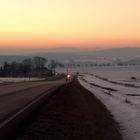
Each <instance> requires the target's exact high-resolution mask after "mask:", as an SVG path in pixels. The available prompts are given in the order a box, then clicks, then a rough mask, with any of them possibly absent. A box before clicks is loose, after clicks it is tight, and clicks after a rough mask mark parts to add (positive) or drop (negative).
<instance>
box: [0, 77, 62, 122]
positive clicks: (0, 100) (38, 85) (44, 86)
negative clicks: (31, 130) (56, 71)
mask: <svg viewBox="0 0 140 140" xmlns="http://www.w3.org/2000/svg"><path fill="white" fill-rule="evenodd" d="M63 83H64V80H59V81H54V82H46V81H40V82H23V83H12V84H1V85H0V123H2V122H3V121H5V120H6V119H8V118H9V117H10V116H12V115H13V114H14V113H16V112H18V111H19V110H20V109H22V108H23V107H24V106H26V105H27V104H29V103H30V102H31V101H33V100H34V99H36V98H37V97H39V96H40V95H42V94H43V93H44V92H47V91H49V90H50V89H52V88H55V87H57V86H59V85H61V84H63Z"/></svg>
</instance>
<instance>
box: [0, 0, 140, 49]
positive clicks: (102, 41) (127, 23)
mask: <svg viewBox="0 0 140 140" xmlns="http://www.w3.org/2000/svg"><path fill="white" fill-rule="evenodd" d="M139 6H140V1H139V0H0V46H1V47H3V46H11V47H13V46H16V47H18V46H24V47H25V46H36V47H37V46H43V47H49V46H51V47H57V46H61V45H62V46H64V45H65V46H67V45H68V46H70V45H71V46H75V45H76V46H79V47H80V46H92V47H94V46H96V45H99V46H106V47H107V46H121V45H123V46H132V47H133V46H139V45H140V8H139Z"/></svg>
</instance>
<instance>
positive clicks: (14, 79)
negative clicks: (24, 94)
mask: <svg viewBox="0 0 140 140" xmlns="http://www.w3.org/2000/svg"><path fill="white" fill-rule="evenodd" d="M38 80H42V79H41V78H30V80H29V78H11V77H8V78H3V77H0V83H5V82H8V83H9V82H25V81H38Z"/></svg>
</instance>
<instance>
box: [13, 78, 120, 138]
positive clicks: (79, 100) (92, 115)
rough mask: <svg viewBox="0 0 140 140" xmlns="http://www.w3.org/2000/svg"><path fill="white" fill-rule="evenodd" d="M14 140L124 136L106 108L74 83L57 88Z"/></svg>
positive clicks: (22, 127) (17, 133) (16, 132)
mask: <svg viewBox="0 0 140 140" xmlns="http://www.w3.org/2000/svg"><path fill="white" fill-rule="evenodd" d="M10 137H11V136H10ZM12 139H14V140H122V135H121V133H120V128H119V125H118V123H117V122H115V121H114V119H113V116H112V115H111V114H110V112H109V111H108V110H107V109H106V107H105V106H104V105H103V104H102V103H101V102H100V101H99V100H98V99H97V98H96V97H95V96H94V95H93V94H91V93H90V92H89V91H87V90H86V89H84V88H83V87H82V86H81V85H80V84H79V83H78V81H77V80H76V79H75V80H74V81H73V82H72V83H70V84H68V85H67V86H65V85H63V86H61V87H60V88H58V89H57V91H55V93H54V94H53V95H52V96H50V97H49V98H48V99H47V100H46V102H45V103H44V104H43V105H42V106H41V107H40V109H39V110H37V111H36V112H34V114H32V116H31V117H30V118H29V119H28V121H26V122H25V123H24V125H22V126H20V127H19V129H18V130H17V131H15V133H14V134H13V136H12Z"/></svg>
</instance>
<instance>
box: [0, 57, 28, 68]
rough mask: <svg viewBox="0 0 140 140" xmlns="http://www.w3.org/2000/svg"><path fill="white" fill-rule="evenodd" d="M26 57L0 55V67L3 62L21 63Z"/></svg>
mask: <svg viewBox="0 0 140 140" xmlns="http://www.w3.org/2000/svg"><path fill="white" fill-rule="evenodd" d="M25 58H26V57H25V56H10V55H0V66H1V65H3V63H4V62H5V61H7V62H13V61H16V62H21V61H22V60H24V59H25Z"/></svg>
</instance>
